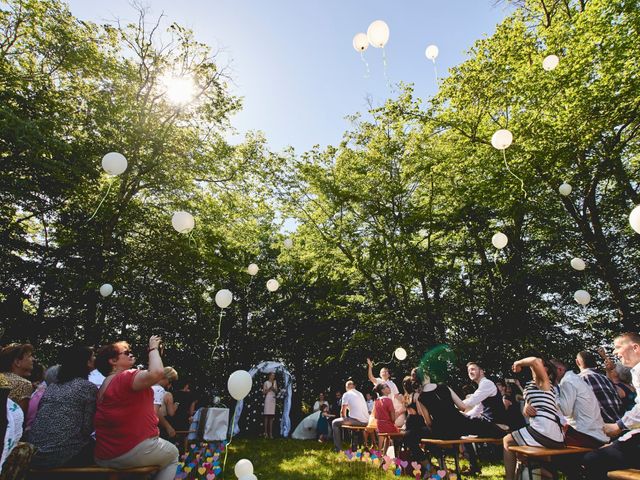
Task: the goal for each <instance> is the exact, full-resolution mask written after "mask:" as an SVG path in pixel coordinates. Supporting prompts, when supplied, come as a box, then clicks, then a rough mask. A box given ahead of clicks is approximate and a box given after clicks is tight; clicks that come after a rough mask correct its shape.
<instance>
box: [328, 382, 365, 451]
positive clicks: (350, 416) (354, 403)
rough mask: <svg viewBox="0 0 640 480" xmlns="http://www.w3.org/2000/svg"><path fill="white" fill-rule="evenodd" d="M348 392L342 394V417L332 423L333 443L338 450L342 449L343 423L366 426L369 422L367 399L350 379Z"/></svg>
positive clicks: (346, 386) (347, 384)
mask: <svg viewBox="0 0 640 480" xmlns="http://www.w3.org/2000/svg"><path fill="white" fill-rule="evenodd" d="M345 388H346V390H347V391H346V392H345V394H344V395H343V396H342V407H341V409H340V418H336V419H335V420H334V421H333V423H332V424H331V429H332V430H333V444H334V446H335V450H336V452H339V451H340V450H342V435H341V434H340V427H342V425H356V426H362V427H366V426H367V423H368V422H369V411H368V409H367V401H366V400H365V399H364V397H363V396H362V394H361V393H360V392H359V391H358V390H356V384H355V383H353V381H352V380H349V381H348V382H347V383H346V384H345Z"/></svg>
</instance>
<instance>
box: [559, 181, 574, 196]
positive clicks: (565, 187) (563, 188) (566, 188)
mask: <svg viewBox="0 0 640 480" xmlns="http://www.w3.org/2000/svg"><path fill="white" fill-rule="evenodd" d="M571 190H572V187H571V185H569V184H568V183H567V182H564V183H563V184H562V185H560V186H559V187H558V191H559V192H560V195H563V196H565V197H566V196H568V195H569V194H570V193H571Z"/></svg>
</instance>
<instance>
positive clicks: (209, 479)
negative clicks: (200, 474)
mask: <svg viewBox="0 0 640 480" xmlns="http://www.w3.org/2000/svg"><path fill="white" fill-rule="evenodd" d="M214 478H216V474H215V473H207V480H213V479H214Z"/></svg>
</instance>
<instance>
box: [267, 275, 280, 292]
mask: <svg viewBox="0 0 640 480" xmlns="http://www.w3.org/2000/svg"><path fill="white" fill-rule="evenodd" d="M278 288H280V284H279V283H278V281H277V280H276V279H275V278H272V279H270V280H268V281H267V290H269V291H270V292H275V291H276V290H278Z"/></svg>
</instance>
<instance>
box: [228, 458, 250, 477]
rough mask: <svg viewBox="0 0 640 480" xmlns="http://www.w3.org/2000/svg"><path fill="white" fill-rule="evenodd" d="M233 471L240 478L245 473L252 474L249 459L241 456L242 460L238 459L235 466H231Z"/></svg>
mask: <svg viewBox="0 0 640 480" xmlns="http://www.w3.org/2000/svg"><path fill="white" fill-rule="evenodd" d="M233 472H234V473H235V474H236V477H238V478H240V477H243V476H245V475H252V474H253V464H252V463H251V461H250V460H247V459H246V458H243V459H242V460H238V463H236V466H235V467H233Z"/></svg>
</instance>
